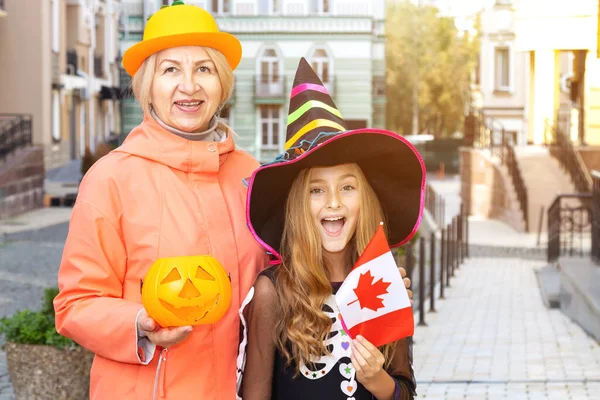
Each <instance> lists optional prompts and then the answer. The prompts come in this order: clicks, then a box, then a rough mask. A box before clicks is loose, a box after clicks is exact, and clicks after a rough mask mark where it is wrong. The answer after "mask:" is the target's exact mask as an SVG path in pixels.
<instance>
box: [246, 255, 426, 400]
mask: <svg viewBox="0 0 600 400" xmlns="http://www.w3.org/2000/svg"><path fill="white" fill-rule="evenodd" d="M276 268H277V267H272V268H269V269H267V270H265V271H263V273H261V275H260V276H259V278H258V279H257V281H256V283H255V285H254V287H253V290H254V294H253V299H252V301H251V302H250V303H249V304H248V306H247V307H246V308H245V309H244V310H243V319H244V323H245V324H246V327H244V326H242V335H241V340H242V343H245V340H246V339H247V343H248V344H247V346H245V349H246V353H245V363H244V362H242V365H241V368H240V369H243V371H238V372H240V374H241V376H240V378H241V383H240V382H239V383H240V386H239V395H240V397H241V398H242V399H243V400H268V399H271V400H318V399H328V400H349V399H354V400H372V399H373V398H374V397H373V396H372V394H371V393H370V392H369V391H368V390H367V389H365V387H364V386H363V385H361V384H360V383H359V382H358V381H357V380H356V378H355V377H354V379H352V378H353V376H354V374H353V367H352V364H351V359H350V349H351V346H350V344H351V339H350V337H349V336H348V335H347V334H346V332H345V331H344V330H343V329H342V327H341V324H340V322H339V321H338V319H337V307H336V305H335V301H334V296H333V295H334V294H335V293H336V292H337V290H338V289H339V287H340V285H341V283H332V288H333V293H332V296H331V297H329V298H328V299H327V300H326V302H325V304H324V306H323V312H325V314H326V315H327V316H329V317H330V318H331V320H332V328H331V331H330V333H329V335H328V337H327V339H326V341H325V345H326V347H327V349H328V350H329V352H330V353H331V355H329V356H324V357H321V358H320V359H318V360H315V362H314V363H313V364H311V365H301V366H300V374H299V375H296V370H297V369H296V365H295V364H293V363H292V364H291V365H286V359H285V357H284V356H283V354H282V353H281V352H280V351H279V349H278V348H277V346H276V345H275V339H274V332H275V323H276V321H277V318H278V311H277V310H278V307H277V305H278V304H277V302H278V297H277V292H276V289H275V286H274V280H275V275H276V271H277V270H276ZM246 333H247V335H246ZM243 347H244V346H241V351H242V352H243V350H244V349H243ZM411 352H412V345H411V338H407V339H403V340H400V341H398V342H396V350H395V353H394V358H393V361H392V363H391V365H390V367H389V368H388V369H387V372H388V373H389V374H390V375H391V376H392V377H393V378H394V380H395V382H396V393H395V396H394V399H395V400H404V399H413V396H414V395H415V387H416V383H415V379H414V373H413V369H412V365H411V364H412V360H411V358H412V354H411ZM241 359H243V355H242V357H241ZM244 364H245V367H244Z"/></svg>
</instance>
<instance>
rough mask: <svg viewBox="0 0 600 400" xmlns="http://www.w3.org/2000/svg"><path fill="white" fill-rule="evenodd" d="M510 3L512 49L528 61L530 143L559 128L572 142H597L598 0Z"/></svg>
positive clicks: (599, 86)
mask: <svg viewBox="0 0 600 400" xmlns="http://www.w3.org/2000/svg"><path fill="white" fill-rule="evenodd" d="M513 3H514V10H515V33H516V41H515V48H516V50H517V51H520V52H523V53H524V54H525V55H526V57H527V58H528V60H529V85H528V92H529V94H528V100H527V102H528V107H527V109H528V111H527V113H528V115H527V123H528V138H529V141H530V142H532V143H536V144H540V143H544V141H545V140H546V139H545V136H546V134H547V130H548V126H558V127H560V128H561V130H562V131H564V132H566V133H567V134H569V135H570V137H571V140H572V142H573V143H575V144H587V145H596V146H597V145H600V60H599V59H598V16H599V13H598V1H597V0H579V1H570V2H567V1H544V0H513ZM565 93H566V95H565Z"/></svg>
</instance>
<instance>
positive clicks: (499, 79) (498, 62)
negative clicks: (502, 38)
mask: <svg viewBox="0 0 600 400" xmlns="http://www.w3.org/2000/svg"><path fill="white" fill-rule="evenodd" d="M509 56H510V53H509V51H508V48H507V47H497V48H496V52H495V57H494V76H495V89H496V90H499V91H509V90H510V86H511V85H510V58H509Z"/></svg>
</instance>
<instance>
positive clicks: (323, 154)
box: [247, 58, 425, 259]
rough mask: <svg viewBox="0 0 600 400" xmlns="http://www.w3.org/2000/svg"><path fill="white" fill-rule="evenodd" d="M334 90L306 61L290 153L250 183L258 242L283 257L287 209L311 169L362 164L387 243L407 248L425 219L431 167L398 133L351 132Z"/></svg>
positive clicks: (292, 111)
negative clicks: (384, 223)
mask: <svg viewBox="0 0 600 400" xmlns="http://www.w3.org/2000/svg"><path fill="white" fill-rule="evenodd" d="M344 125H345V122H344V119H343V118H342V115H341V113H340V112H339V110H338V109H337V107H336V105H335V103H334V102H333V100H332V99H331V96H330V95H329V93H328V92H327V89H326V88H325V86H324V85H323V83H322V82H321V80H320V79H319V77H318V76H317V75H316V74H315V72H314V71H313V70H312V68H311V67H310V65H309V64H308V62H306V60H305V59H304V58H302V59H301V60H300V64H299V65H298V70H297V71H296V77H295V79H294V84H293V88H292V92H291V96H290V108H289V113H288V121H287V134H286V142H285V146H284V152H283V153H282V154H280V155H279V156H277V158H276V159H275V160H274V161H273V162H271V163H268V164H265V165H263V166H262V167H260V168H259V169H258V170H256V171H255V172H254V174H253V175H252V177H251V178H250V180H249V186H248V200H247V218H248V226H249V228H250V230H251V231H252V233H253V234H254V236H255V238H256V239H257V240H258V241H259V242H260V243H261V244H262V245H263V246H264V247H265V248H266V249H267V250H268V251H270V252H271V253H272V254H273V255H274V256H275V257H276V258H278V259H280V258H281V257H280V256H279V248H280V242H281V238H282V234H283V226H284V219H285V204H286V199H287V196H288V193H289V191H290V188H291V186H292V183H293V182H294V180H295V179H296V177H297V176H298V173H299V172H300V171H302V170H303V169H305V168H311V167H329V166H334V165H339V164H345V163H357V164H358V165H359V166H360V167H361V169H362V171H363V173H364V174H365V176H366V178H367V180H368V181H369V183H370V185H371V186H372V187H373V190H374V191H375V193H376V194H377V197H378V199H379V201H380V202H381V205H382V208H383V211H384V213H385V215H386V219H387V228H388V241H389V243H390V246H391V247H395V246H400V245H402V244H403V243H405V242H406V241H408V240H409V239H410V238H411V237H412V236H413V235H414V234H415V232H416V231H417V228H418V226H419V223H420V221H421V216H422V212H423V202H424V194H425V165H424V163H423V159H422V158H421V156H420V155H419V153H418V152H417V150H416V149H415V148H414V147H413V145H412V144H410V143H409V142H408V141H407V140H406V139H404V138H403V137H402V136H400V135H398V134H397V133H394V132H390V131H386V130H381V129H356V130H350V131H348V130H346V129H345V128H344Z"/></svg>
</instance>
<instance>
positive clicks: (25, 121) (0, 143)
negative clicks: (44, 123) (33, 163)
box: [0, 114, 33, 161]
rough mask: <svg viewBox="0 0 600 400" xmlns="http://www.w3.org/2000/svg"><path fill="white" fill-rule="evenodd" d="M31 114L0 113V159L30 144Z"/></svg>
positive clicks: (2, 159)
mask: <svg viewBox="0 0 600 400" xmlns="http://www.w3.org/2000/svg"><path fill="white" fill-rule="evenodd" d="M32 129H33V126H32V116H31V114H0V161H4V160H5V159H6V157H8V156H9V155H10V154H11V153H12V152H14V151H15V150H17V149H20V148H24V147H27V146H31V144H32V143H33V140H32V139H33V138H32Z"/></svg>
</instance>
